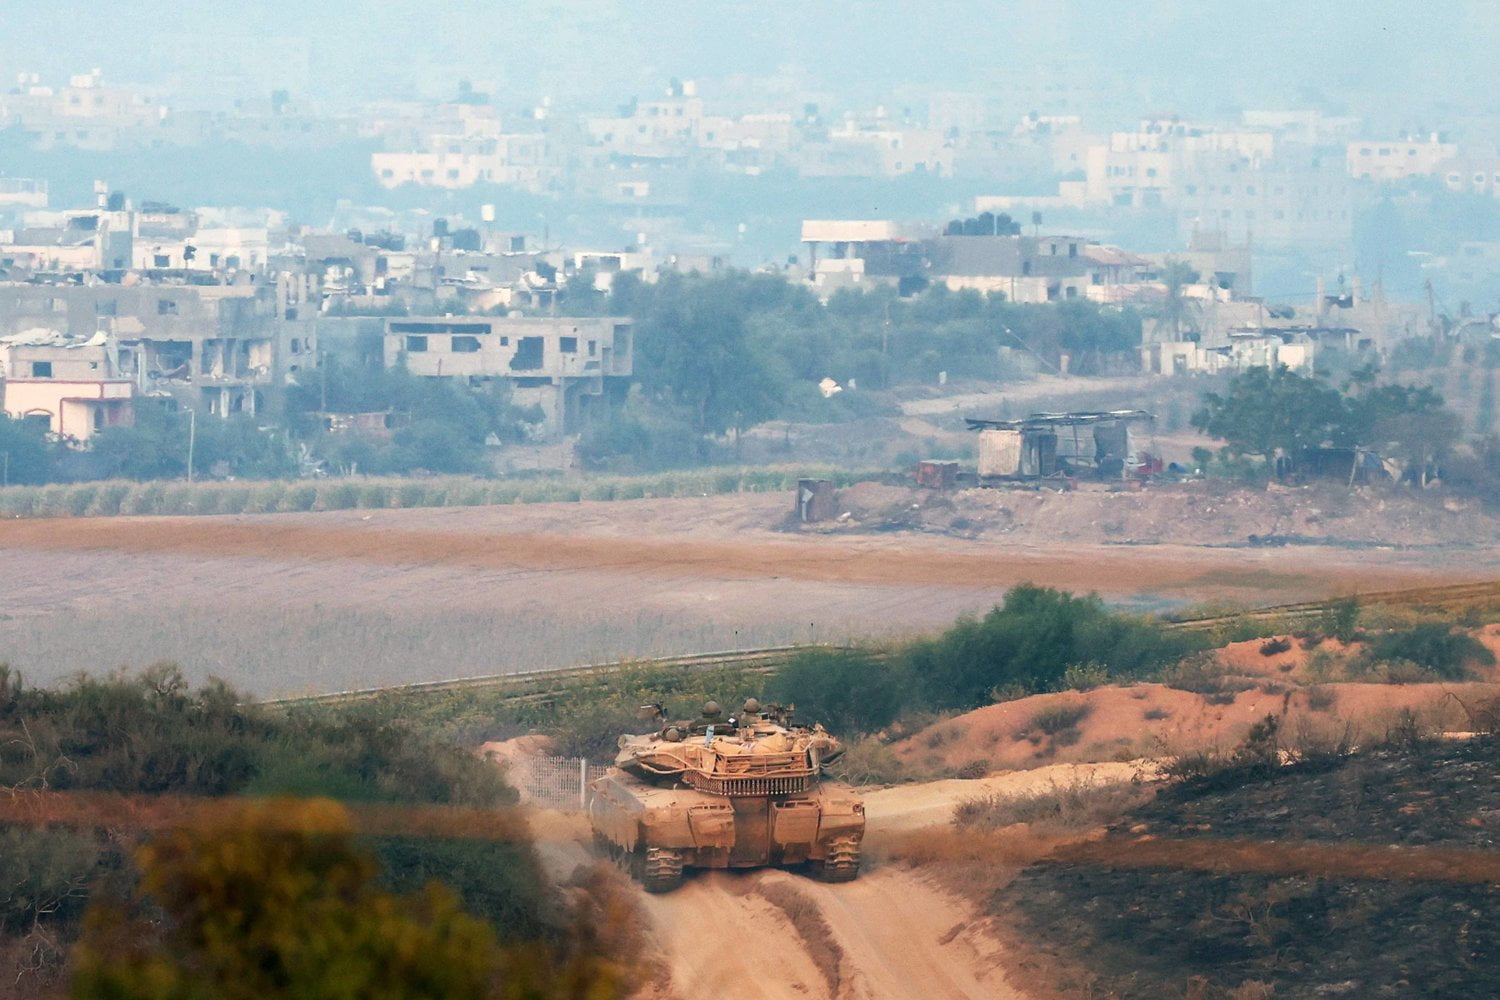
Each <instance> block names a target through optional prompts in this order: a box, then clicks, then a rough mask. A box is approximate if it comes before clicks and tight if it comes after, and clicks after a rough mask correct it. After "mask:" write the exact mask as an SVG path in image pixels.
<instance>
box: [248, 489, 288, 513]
mask: <svg viewBox="0 0 1500 1000" xmlns="http://www.w3.org/2000/svg"><path fill="white" fill-rule="evenodd" d="M285 493H286V483H262V484H261V485H259V486H256V487H255V488H254V489H252V490H251V492H250V500H249V502H248V503H246V504H245V513H247V514H270V513H273V512H274V511H275V510H276V505H277V504H279V503H281V498H282V495H283V494H285Z"/></svg>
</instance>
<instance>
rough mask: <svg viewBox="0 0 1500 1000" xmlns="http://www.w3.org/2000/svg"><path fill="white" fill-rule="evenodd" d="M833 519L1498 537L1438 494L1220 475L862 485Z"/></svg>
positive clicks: (1189, 532) (865, 527)
mask: <svg viewBox="0 0 1500 1000" xmlns="http://www.w3.org/2000/svg"><path fill="white" fill-rule="evenodd" d="M839 500H840V507H839V509H840V512H841V514H842V515H843V516H842V517H841V518H840V519H839V520H838V521H836V522H833V523H831V524H825V525H814V526H810V529H809V530H815V531H822V532H827V531H842V532H871V531H895V530H910V531H923V532H930V533H934V534H950V535H960V536H965V537H990V536H1005V537H1008V538H1012V539H1015V540H1017V541H1021V540H1025V541H1044V540H1045V541H1050V542H1054V543H1056V542H1074V543H1077V542H1083V543H1090V544H1121V545H1160V544H1191V545H1212V546H1246V547H1273V548H1276V547H1288V546H1292V547H1295V546H1302V545H1335V546H1339V547H1343V548H1351V549H1366V548H1413V547H1415V548H1456V549H1474V548H1477V547H1482V546H1492V545H1494V544H1495V543H1496V542H1497V541H1500V517H1496V516H1495V515H1494V514H1492V513H1489V512H1487V511H1486V510H1485V509H1484V508H1483V507H1482V506H1480V505H1479V504H1477V503H1475V502H1472V501H1465V500H1457V499H1455V498H1452V497H1446V496H1442V495H1440V494H1424V493H1419V492H1412V491H1406V490H1395V489H1368V490H1366V489H1354V490H1350V489H1348V488H1344V487H1338V486H1325V485H1318V486H1301V487H1276V488H1273V489H1263V490H1257V489H1249V488H1237V487H1232V486H1228V485H1226V484H1222V483H1205V482H1186V483H1162V484H1153V485H1150V486H1148V487H1147V488H1145V489H1141V490H1127V489H1124V488H1123V486H1119V485H1113V486H1110V485H1105V484H1099V483H1092V484H1084V485H1083V486H1082V487H1081V488H1080V489H1077V490H1073V491H1068V492H1060V491H1058V490H1056V489H1053V488H1040V489H1039V488H1035V487H1033V486H1026V485H1020V484H1018V485H1016V486H1010V487H998V488H994V489H969V490H959V491H957V492H953V493H939V492H936V491H933V490H924V489H917V488H915V487H898V486H889V485H878V484H874V483H860V484H856V485H854V486H851V487H849V488H847V489H845V490H843V491H842V492H841V493H840V496H839Z"/></svg>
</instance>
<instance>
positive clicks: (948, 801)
mask: <svg viewBox="0 0 1500 1000" xmlns="http://www.w3.org/2000/svg"><path fill="white" fill-rule="evenodd" d="M1137 770H1138V769H1137V768H1136V767H1135V766H1134V765H1132V764H1098V765H1055V766H1052V767H1045V768H1040V769H1037V770H1035V771H1016V772H1010V773H1005V774H997V775H992V776H990V777H988V778H984V779H980V780H976V781H938V782H930V783H927V784H917V785H902V786H897V787H893V788H886V789H879V790H876V791H873V792H870V793H867V794H866V796H865V805H866V815H867V817H868V821H869V829H868V833H867V839H868V840H869V841H871V842H879V841H881V840H884V839H888V838H890V837H892V836H910V835H912V834H914V833H916V834H918V835H920V832H921V831H922V830H923V829H929V828H934V827H940V826H944V825H946V824H947V823H948V821H949V817H950V816H951V815H952V811H953V807H954V806H955V805H956V804H957V803H958V802H960V801H963V800H965V799H968V798H972V797H975V796H981V795H986V794H990V793H994V792H1008V793H1017V792H1022V791H1026V790H1029V789H1042V788H1048V787H1050V786H1052V785H1053V784H1066V783H1068V782H1071V781H1073V780H1084V781H1100V782H1110V781H1116V780H1119V781H1126V780H1129V779H1130V778H1131V776H1132V775H1134V774H1135V773H1136V772H1137ZM533 830H534V831H535V833H536V836H537V840H538V844H539V848H540V850H541V851H542V855H543V859H544V861H545V863H546V864H547V865H548V866H549V868H550V869H551V870H552V871H553V872H554V874H556V875H558V876H560V877H565V876H566V875H567V874H568V873H569V872H571V871H572V870H573V869H574V867H575V866H576V865H578V864H580V863H585V862H586V861H588V860H589V858H590V857H591V853H590V850H589V848H588V847H587V846H586V844H587V842H588V840H589V836H590V835H589V832H588V829H587V825H586V822H585V821H584V820H583V818H582V817H581V816H580V815H578V814H576V813H573V814H570V813H558V812H553V811H548V810H540V811H538V812H537V813H536V814H535V820H534V822H533ZM637 898H638V900H639V903H640V906H641V909H642V912H643V913H644V914H645V916H646V917H647V919H648V920H649V921H650V924H651V929H650V937H651V941H652V942H653V944H654V947H655V948H656V949H658V950H659V953H660V963H661V964H660V966H659V969H660V971H661V973H662V975H661V977H660V980H659V981H658V982H657V983H655V984H653V985H652V986H650V987H649V988H647V989H646V990H645V991H644V992H643V994H642V1000H647V998H649V1000H690V998H693V997H699V996H747V997H748V996H755V997H762V996H763V997H778V998H779V997H806V998H809V1000H903V998H913V1000H949V998H952V1000H970V998H972V1000H981V998H998V1000H1011V998H1015V1000H1024V998H1025V997H1026V996H1027V994H1026V993H1024V992H1023V991H1022V990H1021V989H1020V988H1018V987H1017V986H1016V985H1015V984H1014V982H1013V981H1012V980H1011V979H1010V978H1008V976H1009V973H1008V971H1007V966H1006V954H1005V951H1004V949H1003V947H1002V946H1001V945H1000V944H999V943H998V942H997V941H996V940H994V939H993V938H992V937H991V936H989V934H988V933H987V931H986V923H985V920H984V918H983V917H982V916H981V915H980V914H978V913H977V911H976V908H975V906H974V904H972V903H970V902H969V901H967V900H963V899H960V898H959V897H957V896H955V895H953V894H952V893H951V892H948V891H947V890H945V889H943V888H942V887H940V886H938V885H937V884H936V883H934V882H932V881H930V880H929V879H927V878H926V877H924V876H923V875H922V873H921V871H920V870H915V869H911V868H908V867H906V866H904V865H900V864H894V863H888V864H877V865H875V866H873V867H867V869H866V871H865V872H864V873H862V874H861V876H860V877H859V878H858V879H857V880H855V881H854V882H850V883H847V884H842V885H825V884H823V883H820V882H815V881H813V880H811V879H809V878H807V877H805V876H804V875H802V874H800V873H795V872H786V871H777V870H759V871H748V872H693V873H691V874H690V875H689V877H688V880H687V882H686V883H685V884H684V885H683V886H682V888H680V889H678V890H676V891H674V892H671V893H667V894H664V895H659V896H653V895H646V894H645V893H641V894H640V895H639V896H638V897H637Z"/></svg>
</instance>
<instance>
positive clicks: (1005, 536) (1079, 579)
mask: <svg viewBox="0 0 1500 1000" xmlns="http://www.w3.org/2000/svg"><path fill="white" fill-rule="evenodd" d="M860 489H865V488H864V487H858V488H856V490H855V491H854V492H853V496H854V497H855V498H858V496H859V495H860V494H859V493H858V492H857V491H858V490H860ZM703 492H707V489H705V490H704V491H703ZM866 495H869V492H868V490H866ZM994 496H995V497H1001V494H995V495H994ZM1101 497H1123V498H1124V499H1120V500H1109V499H1101ZM1148 499H1149V500H1150V502H1151V503H1152V504H1154V513H1152V512H1147V514H1141V513H1136V514H1133V515H1132V516H1131V517H1132V518H1133V519H1134V520H1131V521H1130V523H1135V521H1136V520H1139V521H1141V522H1142V523H1149V524H1151V525H1160V524H1163V523H1170V521H1171V514H1172V512H1173V511H1174V510H1176V511H1181V510H1183V509H1184V508H1185V505H1186V504H1188V503H1189V502H1190V501H1191V502H1193V503H1195V504H1198V505H1199V506H1198V510H1199V511H1200V513H1201V511H1202V505H1205V504H1206V505H1208V506H1214V505H1215V504H1214V501H1213V498H1212V497H1208V498H1206V499H1205V498H1203V497H1199V498H1197V499H1196V500H1195V499H1194V498H1193V496H1192V495H1191V494H1187V493H1178V492H1171V491H1162V492H1160V493H1153V494H1151V495H1150V496H1149V498H1148ZM387 500H388V502H389V499H388V498H387ZM1042 501H1045V508H1042V509H1036V508H1035V505H1036V504H1038V503H1041V502H1042ZM963 502H965V503H969V504H971V505H973V506H975V507H976V509H977V508H978V507H982V506H985V505H1000V506H1004V504H1003V503H1002V501H1001V500H998V499H994V498H992V497H990V496H988V495H986V496H983V497H979V498H977V499H975V500H964V501H963ZM1276 502H1277V503H1282V502H1284V501H1283V500H1281V499H1277V500H1276ZM1359 502H1360V501H1356V502H1355V505H1356V506H1357V504H1358V503H1359ZM1380 502H1384V501H1380ZM1141 503H1142V501H1141V500H1140V499H1139V496H1138V495H1134V494H1132V495H1125V494H1101V495H1095V494H1090V493H1078V494H1071V495H1064V494H1047V495H1045V496H1040V495H1038V494H1034V493H1022V494H1017V495H1015V499H1014V501H1013V503H1012V504H1011V507H1010V508H1009V509H1008V511H1007V512H1004V513H999V512H992V513H991V515H989V517H990V520H984V518H983V517H979V516H976V522H975V523H976V524H977V525H978V529H979V530H968V531H965V532H961V533H955V532H952V531H948V530H940V531H939V530H931V529H930V528H928V527H926V526H924V525H921V524H916V525H909V526H896V525H884V524H883V525H880V526H879V527H878V530H876V529H875V528H874V527H871V526H867V529H866V530H861V531H852V530H851V531H843V530H835V531H821V530H812V531H799V530H796V529H795V526H794V525H792V524H791V523H790V521H791V518H790V516H789V515H790V511H791V507H792V498H791V495H790V492H789V491H781V492H774V493H729V494H725V495H714V496H702V495H694V496H677V497H670V498H643V499H637V500H598V501H593V500H574V499H572V498H571V497H569V498H568V499H567V500H563V501H560V502H558V501H554V502H539V503H530V504H522V505H513V504H507V505H503V506H493V505H492V506H466V507H427V508H410V509H406V508H403V509H393V508H391V507H388V506H377V507H372V508H362V507H356V508H354V509H348V510H327V511H307V512H303V513H296V512H288V513H269V514H236V515H196V516H191V517H147V516H120V517H79V518H69V517H58V518H47V517H23V518H13V519H10V520H6V521H4V522H0V574H3V576H4V579H5V580H6V583H7V586H6V591H5V599H4V601H3V604H0V650H3V653H0V659H5V660H8V661H9V662H10V663H11V664H12V665H13V666H14V667H15V668H16V669H18V670H20V671H21V672H22V673H23V674H24V675H25V676H27V677H28V678H29V679H31V680H32V681H34V682H35V683H49V682H53V681H56V680H58V679H61V678H64V677H66V676H68V675H70V674H72V673H74V672H75V671H78V670H80V669H82V668H84V667H88V668H89V669H92V670H96V671H97V670H99V669H112V668H116V667H141V666H144V665H146V664H148V663H151V662H154V661H158V660H163V659H166V660H173V661H176V662H178V663H180V664H181V665H182V667H183V669H184V671H185V672H186V673H187V675H188V676H189V677H190V678H192V679H194V680H200V679H203V678H205V677H208V676H211V675H212V676H220V677H223V678H225V679H227V680H229V681H231V682H232V683H234V684H235V685H236V686H238V687H239V688H241V689H243V690H246V691H247V692H249V693H251V694H254V695H259V696H266V697H270V696H277V695H295V694H302V693H313V692H321V691H337V690H347V689H352V688H365V687H373V686H381V685H390V684H400V683H409V682H415V681H428V680H437V679H444V678H451V677H457V676H470V675H480V674H496V673H505V672H510V671H515V670H522V669H532V668H539V667H547V666H564V665H569V664H575V663H583V662H598V661H602V660H611V659H618V658H630V657H645V656H652V655H667V654H680V653H689V652H702V651H706V650H712V649H732V648H747V647H758V646H767V645H778V644H782V643H788V642H804V641H835V642H837V641H844V640H847V639H855V638H859V639H863V638H880V637H891V636H901V635H907V634H914V633H925V632H930V631H933V630H936V629H938V628H940V627H942V626H945V625H947V624H948V623H950V622H951V621H952V620H953V619H954V618H955V617H957V616H959V615H962V614H971V613H979V612H983V611H985V610H987V609H988V608H989V607H991V606H993V605H994V604H995V603H996V602H998V601H999V600H1000V598H1001V597H1002V596H1003V594H1004V592H1005V590H1006V589H1008V588H1009V587H1010V586H1012V585H1014V584H1016V583H1019V582H1022V581H1031V582H1035V583H1037V584H1040V585H1046V586H1055V587H1060V588H1065V589H1069V590H1075V591H1080V592H1088V591H1097V592H1098V593H1099V594H1101V595H1102V596H1103V597H1105V598H1106V599H1107V600H1108V601H1110V602H1111V603H1113V604H1116V605H1118V606H1121V607H1125V608H1130V609H1135V610H1144V611H1155V610H1166V609H1172V608H1181V607H1186V606H1191V605H1202V604H1205V603H1216V604H1219V605H1229V606H1233V605H1242V606H1245V605H1263V604H1276V603H1284V602H1287V601H1295V600H1305V599H1312V598H1318V597H1323V596H1326V595H1329V594H1338V593H1353V592H1356V591H1368V590H1372V589H1395V588H1400V587H1410V586H1423V585H1429V584H1440V583H1447V582H1454V581H1463V580H1469V579H1482V578H1485V577H1486V576H1493V575H1494V568H1495V564H1496V562H1497V560H1496V557H1495V555H1494V551H1495V550H1494V549H1493V548H1492V547H1489V548H1479V549H1476V548H1474V547H1473V546H1464V547H1462V548H1454V547H1452V546H1449V545H1446V544H1437V543H1434V544H1431V545H1424V546H1385V547H1382V546H1370V545H1365V546H1359V547H1350V546H1347V545H1339V544H1318V539H1316V538H1311V539H1303V542H1304V544H1298V545H1286V546H1280V547H1277V546H1259V547H1248V546H1236V547H1229V546H1225V545H1222V544H1220V543H1219V540H1217V539H1214V540H1213V544H1203V543H1201V542H1200V541H1199V540H1197V539H1195V538H1192V537H1190V536H1187V535H1186V534H1183V533H1178V532H1158V533H1157V534H1156V535H1155V536H1153V537H1152V538H1149V539H1148V538H1145V537H1142V538H1140V539H1138V540H1137V543H1136V544H1122V542H1130V541H1132V538H1131V536H1129V535H1128V533H1127V534H1126V535H1124V536H1121V535H1118V534H1109V533H1108V532H1105V531H1104V530H1103V529H1102V528H1099V527H1097V526H1096V527H1094V528H1088V527H1087V526H1088V525H1089V523H1090V522H1094V523H1096V525H1097V523H1098V522H1099V521H1100V518H1099V515H1098V513H1097V512H1098V510H1099V508H1100V506H1101V505H1105V504H1116V505H1118V504H1129V505H1131V507H1132V509H1135V508H1139V507H1140V505H1141ZM1026 505H1032V506H1029V507H1028V506H1026ZM1120 509H1124V508H1120ZM1370 513H1371V516H1374V512H1373V510H1372V511H1371V512H1370ZM1148 514H1149V516H1148ZM1361 516H1363V514H1362V512H1361V510H1359V509H1351V510H1350V511H1349V512H1348V513H1347V514H1346V515H1345V516H1344V517H1343V519H1342V520H1341V521H1340V523H1343V524H1352V523H1355V522H1358V521H1359V520H1360V518H1361ZM1412 516H1413V517H1415V516H1416V514H1413V515H1412ZM1446 516H1451V517H1452V518H1454V519H1455V523H1456V526H1457V527H1456V530H1461V531H1468V532H1470V536H1469V537H1471V538H1473V537H1475V536H1474V535H1473V534H1472V529H1473V528H1474V525H1475V524H1476V523H1477V522H1476V521H1475V518H1477V517H1478V516H1479V515H1477V514H1475V513H1473V512H1460V513H1457V514H1450V515H1446ZM1237 517H1239V521H1238V522H1237V524H1239V525H1240V527H1237V528H1236V529H1235V530H1236V531H1237V532H1242V533H1246V534H1248V533H1253V532H1254V528H1253V527H1250V528H1245V527H1244V526H1246V525H1251V526H1253V525H1256V524H1259V523H1260V519H1259V515H1257V514H1255V512H1254V511H1251V512H1250V513H1249V514H1245V513H1243V512H1242V513H1240V514H1238V515H1237ZM853 519H854V516H853V515H852V514H851V518H849V519H846V520H853ZM1265 523H1267V524H1269V525H1272V526H1273V527H1274V525H1275V523H1277V522H1276V521H1275V519H1274V518H1272V517H1267V518H1266V519H1265ZM1299 523H1302V524H1303V526H1304V527H1306V524H1305V519H1304V521H1303V522H1299ZM1070 526H1071V527H1070ZM1065 528H1066V530H1064V529H1065ZM1058 534H1062V535H1063V536H1065V537H1063V538H1062V539H1061V540H1059V539H1057V538H1054V537H1052V536H1054V535H1058ZM1482 537H1483V536H1481V538H1482Z"/></svg>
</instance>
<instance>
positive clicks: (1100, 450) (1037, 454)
mask: <svg viewBox="0 0 1500 1000" xmlns="http://www.w3.org/2000/svg"><path fill="white" fill-rule="evenodd" d="M1155 421H1156V417H1154V416H1153V415H1152V414H1150V413H1147V412H1146V411H1145V410H1107V411H1088V412H1076V413H1033V414H1032V415H1031V416H1029V417H1022V418H1021V419H1019V420H981V419H976V418H973V417H970V418H968V420H967V422H968V425H969V430H971V431H978V432H979V479H980V482H984V481H986V480H1026V479H1046V478H1050V477H1060V478H1061V477H1067V478H1072V477H1081V478H1090V479H1140V478H1144V477H1146V476H1149V475H1150V474H1151V473H1152V472H1153V471H1155V470H1157V469H1158V468H1159V466H1160V461H1159V460H1158V459H1157V458H1156V457H1155V456H1153V455H1150V454H1148V453H1147V452H1146V451H1144V450H1143V449H1142V448H1141V447H1140V443H1139V442H1138V440H1137V437H1138V435H1137V433H1136V432H1135V428H1136V427H1137V426H1139V425H1142V424H1144V425H1147V426H1148V427H1149V426H1151V425H1153V424H1154V423H1155Z"/></svg>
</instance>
